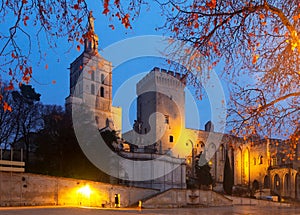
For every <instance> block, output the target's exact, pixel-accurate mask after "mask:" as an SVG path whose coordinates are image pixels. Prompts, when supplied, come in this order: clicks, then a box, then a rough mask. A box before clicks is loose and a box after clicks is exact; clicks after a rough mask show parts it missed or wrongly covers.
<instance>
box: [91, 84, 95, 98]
mask: <svg viewBox="0 0 300 215" xmlns="http://www.w3.org/2000/svg"><path fill="white" fill-rule="evenodd" d="M91 94H92V95H95V85H94V84H91Z"/></svg>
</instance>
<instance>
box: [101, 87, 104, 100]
mask: <svg viewBox="0 0 300 215" xmlns="http://www.w3.org/2000/svg"><path fill="white" fill-rule="evenodd" d="M100 96H101V97H103V98H104V87H101V88H100Z"/></svg>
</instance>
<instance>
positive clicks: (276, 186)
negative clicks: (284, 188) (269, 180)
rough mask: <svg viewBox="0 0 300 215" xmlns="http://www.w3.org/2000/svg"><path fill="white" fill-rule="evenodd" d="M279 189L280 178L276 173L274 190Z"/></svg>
mask: <svg viewBox="0 0 300 215" xmlns="http://www.w3.org/2000/svg"><path fill="white" fill-rule="evenodd" d="M279 190H280V178H279V176H278V175H277V174H276V175H275V176H274V191H279Z"/></svg>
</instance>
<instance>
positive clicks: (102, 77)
mask: <svg viewBox="0 0 300 215" xmlns="http://www.w3.org/2000/svg"><path fill="white" fill-rule="evenodd" d="M104 79H105V77H104V74H101V84H104Z"/></svg>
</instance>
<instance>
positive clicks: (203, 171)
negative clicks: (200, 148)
mask: <svg viewBox="0 0 300 215" xmlns="http://www.w3.org/2000/svg"><path fill="white" fill-rule="evenodd" d="M210 169H211V167H210V166H209V165H208V162H207V160H206V158H205V154H203V153H202V152H201V153H200V154H199V155H198V156H196V162H195V173H196V177H197V182H198V184H199V185H200V187H201V185H205V186H208V185H211V184H212V183H213V178H212V176H211V173H210Z"/></svg>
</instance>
